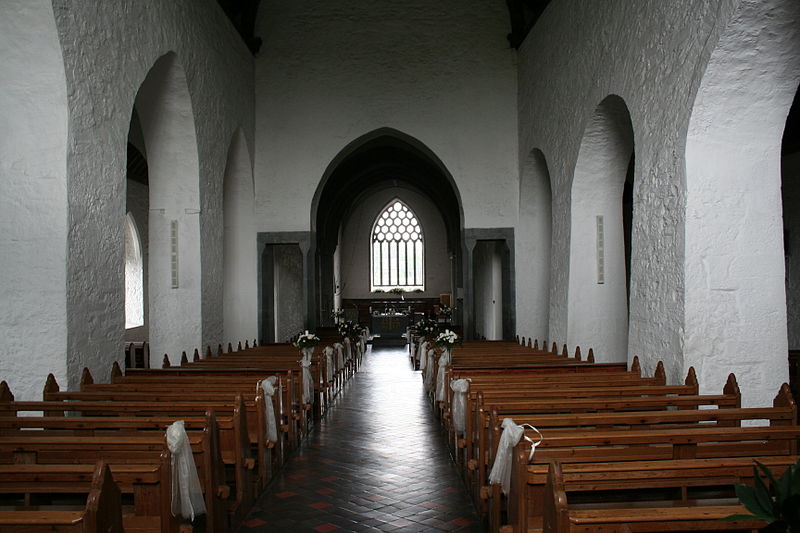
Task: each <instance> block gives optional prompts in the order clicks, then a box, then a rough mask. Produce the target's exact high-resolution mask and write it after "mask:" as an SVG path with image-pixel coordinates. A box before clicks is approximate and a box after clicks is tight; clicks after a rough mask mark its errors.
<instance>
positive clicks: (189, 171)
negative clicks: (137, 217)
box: [135, 52, 202, 366]
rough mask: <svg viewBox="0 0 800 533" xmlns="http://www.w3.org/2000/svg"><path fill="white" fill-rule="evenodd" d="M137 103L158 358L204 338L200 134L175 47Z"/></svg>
mask: <svg viewBox="0 0 800 533" xmlns="http://www.w3.org/2000/svg"><path fill="white" fill-rule="evenodd" d="M135 106H136V111H137V114H138V116H139V119H140V122H141V128H142V134H143V137H144V143H145V148H146V151H147V164H148V186H149V196H150V201H149V206H150V212H149V220H148V250H149V254H148V256H149V268H148V271H149V275H148V295H149V298H148V299H149V341H150V345H151V356H152V357H161V356H162V355H163V354H164V353H168V354H176V353H180V352H181V351H182V350H185V349H187V347H191V346H198V347H199V346H200V345H201V343H202V317H201V309H202V305H201V304H202V298H201V287H202V284H201V270H200V269H201V257H200V252H201V243H200V216H201V213H200V190H199V163H198V152H197V137H196V131H195V124H194V112H193V109H192V101H191V96H190V94H189V89H188V85H187V80H186V73H185V71H184V70H183V66H182V65H181V63H180V61H179V60H178V57H177V55H176V54H175V53H174V52H168V53H166V54H164V55H163V56H161V57H160V58H158V59H157V60H156V61H155V63H154V64H153V66H152V67H151V68H150V71H149V72H148V73H147V76H146V77H145V79H144V81H143V82H142V85H141V87H140V88H139V91H138V93H137V95H136V103H135ZM151 364H152V365H154V366H158V364H159V361H155V360H153V361H151Z"/></svg>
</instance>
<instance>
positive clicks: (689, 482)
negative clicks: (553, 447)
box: [543, 457, 796, 533]
mask: <svg viewBox="0 0 800 533" xmlns="http://www.w3.org/2000/svg"><path fill="white" fill-rule="evenodd" d="M762 459H763V460H764V462H765V463H766V464H768V465H769V466H770V468H771V469H772V470H773V471H774V472H775V476H776V477H778V476H780V474H782V472H783V471H784V470H786V469H787V468H788V467H790V466H791V465H793V464H794V462H795V460H796V458H793V457H778V458H770V457H767V458H762ZM587 467H588V468H587ZM736 483H748V484H750V485H752V484H753V463H752V461H741V460H737V459H720V460H702V462H699V461H697V460H695V461H692V460H684V461H680V460H677V461H655V462H641V461H637V462H628V463H614V464H604V465H598V464H596V463H595V464H591V465H563V466H562V464H561V463H560V462H558V461H555V462H551V463H550V465H549V469H548V474H547V482H546V485H545V490H544V515H543V531H544V533H589V532H595V531H614V530H615V529H617V528H620V527H622V526H623V525H625V526H627V528H628V529H629V530H630V531H648V532H656V531H663V532H667V531H687V530H708V529H713V530H715V531H723V530H724V531H752V530H755V529H759V528H761V527H764V526H765V525H766V523H765V522H763V521H758V520H743V521H726V522H722V521H720V519H722V518H725V517H727V516H731V515H734V514H749V512H748V511H747V510H746V509H745V507H744V506H743V505H741V504H740V503H739V500H738V499H737V498H736V497H735V492H734V488H733V485H734V484H736Z"/></svg>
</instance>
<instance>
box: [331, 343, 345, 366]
mask: <svg viewBox="0 0 800 533" xmlns="http://www.w3.org/2000/svg"><path fill="white" fill-rule="evenodd" d="M333 347H334V348H336V368H337V369H338V370H341V369H342V368H344V345H342V343H341V342H337V343H336V344H334V345H333Z"/></svg>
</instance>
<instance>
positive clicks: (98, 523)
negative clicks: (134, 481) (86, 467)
mask: <svg viewBox="0 0 800 533" xmlns="http://www.w3.org/2000/svg"><path fill="white" fill-rule="evenodd" d="M123 531H124V530H123V521H122V506H121V500H120V493H119V489H118V488H117V485H116V483H115V482H114V480H113V478H112V476H111V472H110V470H109V468H108V467H107V466H106V465H105V463H103V462H102V461H100V462H98V463H96V466H95V467H94V471H93V477H92V482H91V486H90V489H89V494H88V496H87V498H86V504H85V506H84V508H83V509H82V510H74V511H69V510H59V509H57V508H53V509H47V508H40V509H37V510H13V511H9V510H2V511H0V532H2V533H45V532H47V533H123Z"/></svg>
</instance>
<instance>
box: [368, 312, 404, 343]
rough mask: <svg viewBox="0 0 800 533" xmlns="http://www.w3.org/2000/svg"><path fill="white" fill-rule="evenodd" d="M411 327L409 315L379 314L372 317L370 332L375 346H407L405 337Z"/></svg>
mask: <svg viewBox="0 0 800 533" xmlns="http://www.w3.org/2000/svg"><path fill="white" fill-rule="evenodd" d="M408 326H409V323H408V315H407V314H404V313H377V314H373V315H372V324H371V327H370V332H371V333H372V335H373V339H372V343H373V345H375V344H379V345H383V346H402V345H404V344H406V339H405V337H404V335H405V334H406V330H407V328H408Z"/></svg>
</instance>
